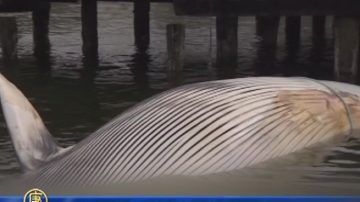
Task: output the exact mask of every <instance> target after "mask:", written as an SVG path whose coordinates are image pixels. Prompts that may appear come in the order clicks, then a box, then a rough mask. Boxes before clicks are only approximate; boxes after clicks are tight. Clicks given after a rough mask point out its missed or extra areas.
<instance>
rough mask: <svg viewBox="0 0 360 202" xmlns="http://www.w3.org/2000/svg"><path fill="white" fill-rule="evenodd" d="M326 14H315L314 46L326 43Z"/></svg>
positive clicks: (313, 24)
mask: <svg viewBox="0 0 360 202" xmlns="http://www.w3.org/2000/svg"><path fill="white" fill-rule="evenodd" d="M325 23H326V17H325V16H314V17H313V22H312V41H313V45H314V46H319V45H323V44H324V43H325Z"/></svg>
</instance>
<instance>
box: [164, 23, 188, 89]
mask: <svg viewBox="0 0 360 202" xmlns="http://www.w3.org/2000/svg"><path fill="white" fill-rule="evenodd" d="M166 37H167V52H168V69H167V74H168V80H169V81H170V84H171V85H172V86H176V85H177V84H179V83H180V82H181V79H182V76H181V75H182V70H183V66H184V50H185V26H184V25H182V24H169V25H167V26H166Z"/></svg>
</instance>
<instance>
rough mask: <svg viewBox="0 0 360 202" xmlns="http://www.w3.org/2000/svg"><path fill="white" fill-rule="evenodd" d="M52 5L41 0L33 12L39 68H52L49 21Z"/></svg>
mask: <svg viewBox="0 0 360 202" xmlns="http://www.w3.org/2000/svg"><path fill="white" fill-rule="evenodd" d="M50 10H51V4H50V2H49V1H47V0H39V1H38V3H37V5H36V6H35V8H34V10H33V12H32V20H33V41H34V42H33V43H34V56H35V58H36V59H37V62H38V66H39V68H42V69H46V68H50V40H49V20H50Z"/></svg>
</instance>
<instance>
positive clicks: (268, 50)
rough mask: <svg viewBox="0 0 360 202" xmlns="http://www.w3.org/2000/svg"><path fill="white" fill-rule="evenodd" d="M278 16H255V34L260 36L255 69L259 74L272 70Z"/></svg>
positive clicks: (274, 57)
mask: <svg viewBox="0 0 360 202" xmlns="http://www.w3.org/2000/svg"><path fill="white" fill-rule="evenodd" d="M279 22H280V17H279V16H257V17H256V34H257V36H258V37H259V38H260V41H259V48H258V50H257V60H256V62H255V66H256V69H257V71H258V73H260V74H265V75H266V74H268V73H270V72H271V71H273V68H274V65H275V62H276V48H277V40H278V31H279Z"/></svg>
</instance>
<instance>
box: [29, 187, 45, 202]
mask: <svg viewBox="0 0 360 202" xmlns="http://www.w3.org/2000/svg"><path fill="white" fill-rule="evenodd" d="M24 202H48V197H47V196H46V194H45V192H44V191H42V190H41V189H31V190H29V191H28V192H26V194H25V195H24Z"/></svg>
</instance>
